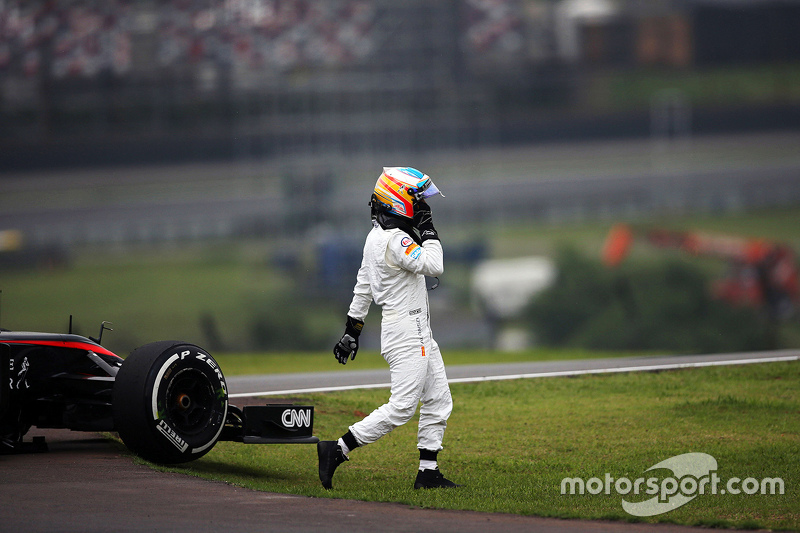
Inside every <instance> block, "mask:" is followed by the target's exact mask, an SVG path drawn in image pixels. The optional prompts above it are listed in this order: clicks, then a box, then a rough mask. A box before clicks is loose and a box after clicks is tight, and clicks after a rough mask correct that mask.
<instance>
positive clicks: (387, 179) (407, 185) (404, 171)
mask: <svg viewBox="0 0 800 533" xmlns="http://www.w3.org/2000/svg"><path fill="white" fill-rule="evenodd" d="M436 194H442V193H441V191H440V190H439V189H438V188H437V187H436V185H434V183H433V180H431V178H430V176H428V175H427V174H423V173H422V172H420V171H419V170H417V169H415V168H411V167H384V169H383V172H382V173H381V175H380V176H379V177H378V181H377V183H375V190H374V191H373V196H374V199H375V200H377V201H378V202H379V203H380V204H382V205H383V206H384V208H385V209H386V210H387V211H388V212H390V213H392V214H395V215H399V216H402V217H407V218H413V217H414V204H415V203H416V202H417V201H419V200H422V199H424V198H430V197H431V196H434V195H436ZM442 196H444V195H443V194H442Z"/></svg>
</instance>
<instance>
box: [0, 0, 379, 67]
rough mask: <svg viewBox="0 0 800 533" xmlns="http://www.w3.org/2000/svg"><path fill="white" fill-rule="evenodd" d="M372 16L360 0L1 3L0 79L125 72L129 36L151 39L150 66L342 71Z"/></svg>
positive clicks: (369, 34)
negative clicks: (0, 76) (207, 64)
mask: <svg viewBox="0 0 800 533" xmlns="http://www.w3.org/2000/svg"><path fill="white" fill-rule="evenodd" d="M154 5H155V6H158V7H157V8H155V7H153V6H154ZM374 16H375V10H374V4H373V3H372V2H370V1H368V0H225V1H222V2H209V1H205V0H166V1H160V2H157V3H155V4H150V7H147V6H142V5H141V4H140V3H137V2H134V1H132V0H86V1H74V2H63V1H62V2H58V1H53V0H0V73H8V72H13V73H17V74H24V75H27V76H36V75H39V74H41V73H42V70H43V69H48V72H49V74H50V75H51V76H52V77H54V78H64V77H93V76H95V75H97V74H98V73H100V72H103V71H106V72H113V73H115V74H117V75H124V74H125V73H127V72H129V71H130V69H131V68H132V47H133V40H134V36H135V35H138V34H140V35H144V36H145V38H146V36H148V35H149V36H150V38H151V39H152V40H153V42H154V43H155V57H153V58H152V61H153V62H154V63H155V65H152V66H155V67H163V68H170V67H173V66H175V65H180V64H186V63H191V62H201V61H213V62H216V63H222V64H228V65H232V66H243V67H247V68H251V69H259V68H263V69H279V70H281V69H291V68H296V67H304V66H327V67H337V66H347V65H352V64H354V63H357V62H359V61H363V60H365V59H366V58H368V57H369V56H370V54H371V53H373V51H374V35H373V33H374V32H373V27H374V24H373V22H374Z"/></svg>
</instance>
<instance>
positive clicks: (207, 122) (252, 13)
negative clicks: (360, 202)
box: [0, 0, 800, 244]
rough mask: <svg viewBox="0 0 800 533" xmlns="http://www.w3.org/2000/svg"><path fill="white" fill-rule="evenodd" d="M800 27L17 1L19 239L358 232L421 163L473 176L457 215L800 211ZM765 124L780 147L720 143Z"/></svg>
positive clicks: (711, 12) (571, 3)
mask: <svg viewBox="0 0 800 533" xmlns="http://www.w3.org/2000/svg"><path fill="white" fill-rule="evenodd" d="M798 27H800V2H798V1H795V0H764V1H750V0H646V1H645V0H437V1H433V2H431V1H426V0H408V1H403V2H395V1H390V0H374V1H367V0H217V1H211V0H163V1H155V0H152V1H132V0H102V1H101V0H0V172H2V174H0V180H3V189H4V193H5V194H4V197H3V198H0V225H1V226H2V227H0V229H4V228H12V229H19V230H23V231H24V232H25V234H26V239H27V242H29V243H42V244H48V242H49V241H57V242H59V243H64V244H70V243H74V242H85V241H88V242H96V241H109V240H111V241H130V240H134V241H136V240H148V239H151V238H155V237H150V236H154V235H157V236H159V237H158V238H165V239H169V238H177V237H182V236H183V237H196V238H199V237H204V236H229V235H237V234H247V233H251V234H253V233H259V232H260V233H264V232H266V231H273V230H274V229H275V228H281V227H293V228H295V231H304V230H305V229H306V228H305V227H302V224H300V223H299V222H298V221H297V220H295V219H296V218H297V217H296V216H295V217H294V218H293V213H295V214H296V213H297V212H301V211H309V210H313V211H314V212H315V213H317V214H318V218H320V219H322V220H331V221H334V222H335V223H336V224H339V225H341V224H342V223H347V222H348V221H350V220H351V219H352V218H353V215H352V214H351V212H352V195H353V194H355V192H354V191H356V190H357V189H355V188H354V184H353V180H352V176H355V175H358V176H360V177H363V176H364V175H372V174H374V172H375V168H379V166H380V165H383V164H390V163H391V162H394V163H398V161H399V160H402V161H403V162H404V163H408V162H410V161H416V163H415V164H417V165H428V166H426V167H425V168H426V170H428V169H429V168H430V169H431V170H430V172H431V173H433V172H434V171H436V172H441V173H446V174H451V175H456V174H458V173H461V177H460V178H459V179H460V182H461V183H460V185H461V186H460V188H459V191H453V194H454V195H456V196H458V195H462V196H463V197H462V198H456V199H455V200H454V202H455V203H450V204H449V207H448V206H444V205H443V207H442V209H441V210H440V216H441V217H443V218H444V219H445V220H447V219H449V220H451V221H455V222H462V221H463V222H471V221H475V220H476V219H481V218H482V217H497V218H502V217H509V218H512V219H514V220H521V219H531V218H544V219H547V220H561V219H565V218H574V217H586V216H606V217H609V216H617V215H618V214H631V213H636V212H654V211H658V210H666V209H673V210H683V211H686V210H692V209H706V210H708V209H736V208H742V207H752V206H756V207H763V206H770V205H787V204H794V203H797V202H800V185H798V180H797V179H796V177H797V169H798V165H799V164H800V162H798V161H797V158H796V156H794V155H793V154H794V153H795V152H796V149H794V148H793V147H796V131H798V128H800V105H798V104H799V103H800V92H798V90H797V87H798V86H800V81H798V80H800V37H799V36H798V35H800V34H798V32H797V28H798ZM743 132H768V133H769V134H770V135H772V137H768V138H765V139H762V140H756V141H754V142H755V143H756V144H757V145H758V146H757V147H756V148H755V149H753V150H750V149H749V147H748V148H742V142H741V141H733V142H732V143H731V144H728V145H726V146H727V147H725V148H720V145H719V143H717V144H714V143H713V142H712V144H711V145H702V146H701V144H700V143H699V141H698V139H699V138H700V136H702V135H705V134H731V133H743ZM776 132H778V133H779V134H780V133H783V134H784V135H783V136H782V137H775V136H774V135H775V134H776ZM616 139H626V140H627V141H630V142H629V143H628V144H626V145H624V146H620V145H613V146H612V147H610V148H609V147H608V146H605V147H604V146H597V145H594V146H581V147H578V148H575V147H573V148H571V149H562V150H559V149H554V148H548V149H542V148H541V146H542V143H543V142H547V141H570V142H574V141H587V140H591V141H597V140H604V141H613V140H616ZM690 139H693V141H692V143H691V145H690V144H682V143H684V142H685V143H689V140H690ZM534 144H538V146H539V148H537V150H538V151H537V150H534V149H532V148H531V147H532V146H533V145H534ZM676 146H677V147H678V148H680V150H681V152H680V153H679V154H677V156H676V154H675V151H674V149H675V147H676ZM703 146H705V148H704V147H703ZM664 147H666V149H667V150H668V151H667V152H663V149H665V148H664ZM670 149H671V150H672V152H670V151H669V150H670ZM515 150H516V151H515ZM765 150H772V152H770V153H769V154H766V152H765ZM576 151H577V152H578V153H580V154H581V159H579V158H576V157H575V153H576ZM697 151H699V152H701V153H700V154H699V155H698V154H697V153H696V152H697ZM662 153H664V154H665V155H664V157H663V158H662V159H659V157H660V156H659V154H662ZM746 153H751V154H754V157H755V159H756V160H755V161H751V160H743V159H741V158H742V157H743V154H746ZM552 154H556V155H555V156H551V155H552ZM703 154H707V155H703ZM709 154H710V155H709ZM401 155H402V158H401V159H400V156H401ZM553 157H556V158H559V157H560V159H558V160H556V159H554V158H553ZM476 158H477V159H476ZM548 158H549V159H548ZM706 159H707V160H706ZM581 161H584V162H583V163H581ZM721 161H722V162H723V163H724V162H731V161H732V162H733V163H734V164H732V165H727V166H726V165H722V166H720V164H721V163H720V162H721ZM631 162H633V163H632V166H630V165H629V164H631ZM394 163H391V164H394ZM177 164H182V165H184V166H183V167H181V168H175V167H174V165H177ZM398 164H399V163H398ZM606 164H607V165H608V168H604V165H606ZM143 165H147V166H148V168H149V169H150V170H149V171H148V172H144V171H142V170H141V167H142V166H143ZM156 165H161V168H159V169H157V168H156ZM165 165H166V166H165ZM170 165H173V166H170ZM547 165H550V167H547ZM686 165H688V166H686ZM709 165H712V166H709ZM765 165H766V166H768V167H770V168H769V169H768V170H767V171H764V170H763V168H762V167H763V166H765ZM576 166H577V167H578V168H576ZM90 167H94V168H96V169H99V170H95V171H94V172H90V171H88V170H87V169H88V168H90ZM69 168H73V169H80V170H74V171H69V172H67V169H69ZM109 168H117V169H122V168H134V170H127V171H123V170H117V171H114V172H112V171H109V170H107V169H109ZM41 169H55V170H56V171H57V172H58V173H59V174H58V175H57V176H55V177H53V176H49V177H48V179H49V180H50V181H46V182H34V181H32V180H33V177H32V176H33V175H32V174H30V172H31V171H34V170H41ZM135 169H140V170H135ZM26 172H27V174H26ZM331 172H335V173H337V175H336V176H330V173H331ZM331 178H335V179H331ZM486 179H491V180H493V182H494V183H498V184H499V183H503V184H504V185H505V186H504V187H503V188H497V189H494V190H492V191H486V190H485V188H482V187H483V184H485V180H486ZM215 180H216V181H215ZM333 181H335V182H336V185H335V187H334V186H333V185H331V183H332V182H333ZM168 183H169V184H172V185H169V186H167V185H165V184H168ZM125 185H127V186H128V188H125ZM68 187H72V189H68ZM169 187H172V189H173V190H174V192H173V194H169V193H168V192H166V190H167V189H168V188H169ZM325 187H328V189H326V188H325ZM200 189H203V191H205V192H199V191H200ZM79 190H81V191H86V190H94V191H98V192H96V194H94V196H93V198H95V199H97V200H99V203H100V205H99V206H98V205H97V203H94V204H92V202H91V201H90V200H88V199H84V200H83V201H79V200H76V198H77V197H78V196H79V194H80V193H79V192H78V191H79ZM41 191H50V193H51V194H52V195H53V198H51V199H50V200H48V199H47V196H46V195H45V194H41V193H40V192H41ZM100 191H102V192H100ZM448 192H449V191H448ZM34 197H35V198H36V200H35V205H26V202H27V201H28V199H30V198H34ZM90 198H91V197H90ZM187 199H191V200H192V202H194V203H191V202H189V201H187ZM66 200H70V201H66ZM226 202H227V203H226ZM491 202H494V204H493V205H498V206H503V209H502V210H489V211H487V210H484V209H483V208H485V207H486V206H487V205H489V204H490V203H491ZM453 205H458V206H460V211H456V210H453V211H452V212H448V211H447V209H452V208H453ZM212 206H213V207H212ZM87 207H91V209H87ZM32 213H35V214H36V215H35V216H33V215H32ZM462 213H471V215H469V217H468V218H469V220H465V219H464V216H465V215H463V214H462ZM459 217H461V218H459ZM476 217H477V218H476Z"/></svg>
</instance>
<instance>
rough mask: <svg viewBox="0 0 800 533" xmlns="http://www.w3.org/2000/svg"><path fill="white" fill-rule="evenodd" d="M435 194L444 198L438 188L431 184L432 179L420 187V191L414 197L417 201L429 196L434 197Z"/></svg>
mask: <svg viewBox="0 0 800 533" xmlns="http://www.w3.org/2000/svg"><path fill="white" fill-rule="evenodd" d="M437 194H441V195H442V198H444V194H442V191H440V190H439V188H438V187H437V186H436V184H435V183H433V180H432V179H429V180H428V181H427V182H426V183H424V184H423V185H422V187H420V190H419V191H417V193H416V194H415V195H414V196H415V197H416V199H417V200H424V199H426V198H430V197H431V196H436V195H437Z"/></svg>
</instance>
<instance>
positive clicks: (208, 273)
mask: <svg viewBox="0 0 800 533" xmlns="http://www.w3.org/2000/svg"><path fill="white" fill-rule="evenodd" d="M613 222H615V221H608V222H600V223H598V222H596V221H592V222H586V223H574V224H563V225H556V224H547V223H537V224H520V225H515V226H511V225H501V226H498V227H493V228H492V227H485V228H483V230H482V231H486V232H487V235H491V239H488V238H487V242H490V247H489V250H488V252H489V255H490V257H492V258H508V257H520V256H526V255H546V256H552V255H553V254H554V253H555V251H556V250H557V249H558V248H559V247H560V246H563V245H567V246H571V247H574V248H576V249H578V250H579V251H581V252H583V253H585V254H587V255H589V256H591V257H599V255H600V250H601V248H602V246H603V242H604V240H605V237H606V234H607V232H608V230H609V229H610V227H611V226H612V224H613ZM649 223H651V224H652V225H653V226H657V227H669V228H673V229H693V230H698V231H700V230H703V231H709V232H713V233H719V234H727V235H743V236H751V237H765V238H770V239H775V240H780V241H783V242H786V243H788V244H789V245H790V246H792V247H793V248H794V249H796V250H797V249H800V209H798V208H793V209H770V210H764V211H757V212H751V213H743V214H738V215H727V216H711V215H708V216H706V215H693V216H687V217H670V218H657V219H652V220H649ZM478 235H479V236H480V233H479V234H478ZM459 238H461V239H462V241H459ZM473 238H474V235H473ZM463 239H466V237H464V236H462V237H458V236H454V238H453V241H452V242H453V243H454V245H455V244H457V243H458V242H464V241H463ZM273 246H277V244H276V243H275V242H272V243H253V242H245V241H237V242H230V243H224V244H220V243H212V244H203V245H200V244H197V245H192V246H185V247H180V246H176V247H174V248H172V247H165V248H162V249H147V250H126V251H125V252H124V254H123V253H119V251H114V250H110V251H109V250H75V251H74V254H73V264H72V265H71V266H70V267H69V268H65V269H57V270H45V269H26V270H0V290H2V291H3V293H2V317H0V326H2V327H4V328H8V329H15V330H34V331H54V332H59V331H66V330H67V324H68V322H69V315H70V314H72V315H74V320H75V328H76V332H79V333H81V334H83V335H96V334H97V332H98V330H99V326H100V322H101V321H103V320H107V321H110V322H113V324H114V325H113V328H114V331H113V332H110V333H106V334H105V335H104V344H105V345H106V346H107V347H108V348H110V349H111V350H113V351H115V352H117V353H119V354H120V355H123V356H124V355H126V354H128V353H129V352H130V351H131V350H133V349H134V348H135V347H137V346H139V345H142V344H144V343H147V342H151V341H155V340H164V339H180V340H186V341H189V342H194V343H196V344H199V345H201V346H205V347H207V348H209V349H212V351H213V352H214V353H215V354H216V353H218V352H247V351H253V350H254V342H253V335H252V331H251V329H252V327H253V322H254V320H255V318H256V317H257V316H258V313H259V312H261V311H262V310H263V309H274V308H275V307H276V302H282V301H289V302H291V303H292V304H293V305H294V306H295V308H294V309H293V310H292V313H291V315H290V316H289V317H288V318H287V317H282V318H283V320H284V322H285V323H286V322H288V323H290V324H291V326H290V325H288V324H285V323H282V324H278V325H277V328H278V330H279V331H283V332H286V331H288V330H289V329H290V327H291V328H295V330H297V329H298V328H297V324H296V322H295V321H297V320H302V321H304V322H306V323H305V324H303V329H302V334H303V335H304V336H306V337H309V336H313V338H315V339H317V338H321V339H329V340H330V342H334V341H335V339H336V337H335V336H336V335H340V334H341V332H340V331H339V329H340V328H341V316H342V314H343V313H344V310H345V309H346V308H347V303H346V302H336V301H332V300H331V301H323V302H320V301H310V300H309V298H310V297H313V296H314V294H313V291H311V290H309V289H308V286H309V283H311V282H312V281H313V272H314V268H315V267H314V265H313V261H311V260H310V259H308V258H309V257H313V253H312V250H311V245H310V244H309V245H308V247H309V248H308V249H304V250H303V253H302V254H301V256H302V258H303V259H304V261H305V262H304V263H303V265H302V266H301V268H300V269H298V270H299V271H298V272H293V273H286V272H281V271H279V270H278V269H276V268H274V267H272V266H271V265H270V264H269V262H268V259H269V258H270V257H271V255H270V252H271V251H272V250H273V248H272V247H273ZM668 254H673V255H680V254H679V252H670V251H666V250H657V249H654V248H652V247H648V246H646V245H644V244H636V245H634V247H633V250H632V253H631V259H632V260H636V259H637V258H642V257H644V258H646V259H652V258H663V257H667V255H668ZM681 257H685V258H686V260H688V261H695V260H696V259H695V258H689V257H686V256H683V255H681ZM697 260H698V261H699V259H697ZM706 263H707V264H708V265H709V271H710V274H712V275H720V274H721V273H722V272H723V271H724V268H725V263H724V262H722V261H712V260H709V259H707V260H706ZM352 275H353V276H355V273H353V274H352ZM442 281H443V283H444V284H445V286H446V287H447V289H448V290H450V291H451V292H450V298H452V299H451V301H449V302H448V313H449V312H451V311H458V312H461V313H463V314H464V315H468V314H470V313H475V312H476V311H475V310H474V308H473V307H470V294H469V290H470V272H469V270H468V268H466V267H464V266H460V265H457V264H454V265H452V266H449V267H448V273H447V274H446V275H445V277H444V278H443V279H442ZM440 294H442V293H440ZM375 314H377V312H376V313H375ZM204 316H211V317H213V319H214V321H215V324H216V329H217V330H218V332H219V336H220V337H221V339H220V342H221V345H222V348H221V349H215V348H213V347H212V346H209V338H208V335H207V331H206V330H205V329H204V328H203V326H202V320H203V317H204ZM371 316H373V315H371ZM272 318H273V319H276V317H272ZM278 318H281V317H278ZM370 320H372V321H373V322H371V323H374V324H377V323H376V322H375V321H374V317H373V318H370ZM370 327H371V326H370ZM795 329H796V328H795ZM790 333H791V335H790V334H787V336H786V339H787V340H786V341H785V342H784V345H786V346H798V345H800V335H798V334H797V333H796V332H790ZM293 334H294V335H295V336H297V333H296V332H289V333H286V335H287V336H291V335H293Z"/></svg>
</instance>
